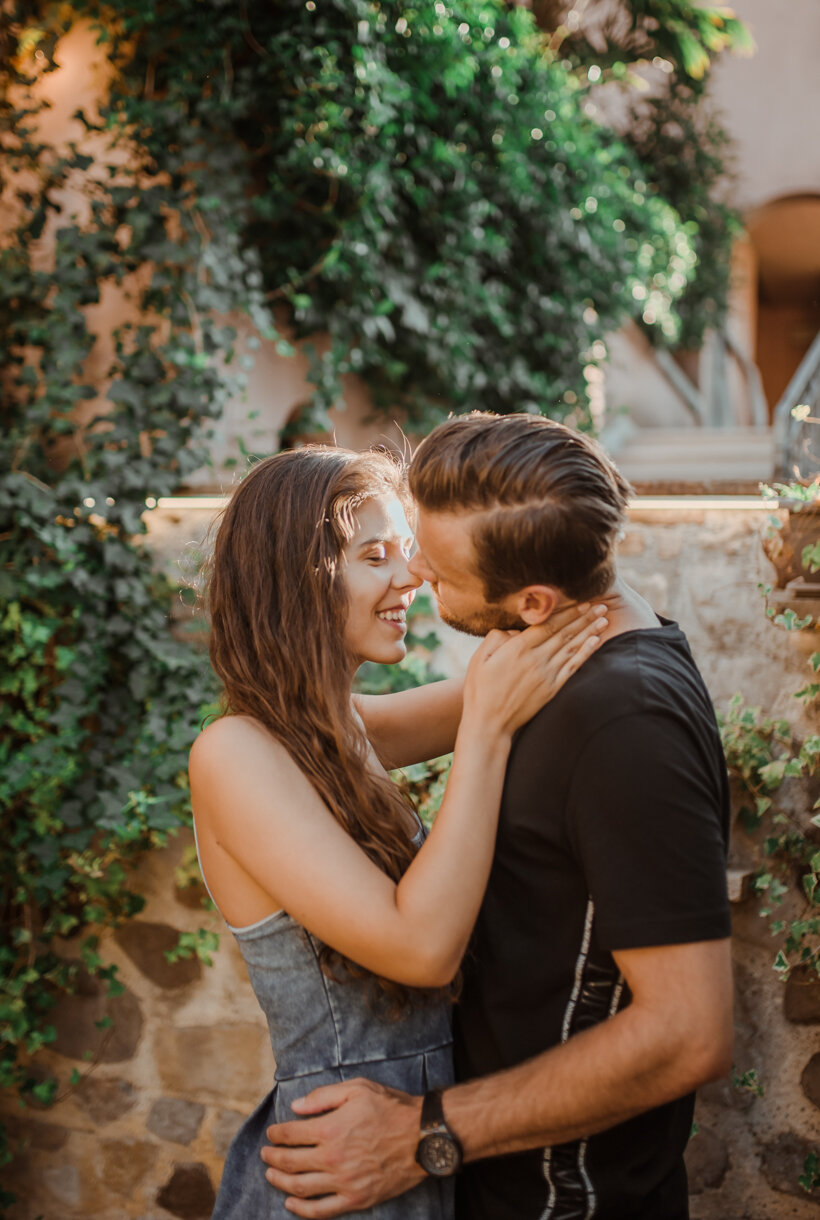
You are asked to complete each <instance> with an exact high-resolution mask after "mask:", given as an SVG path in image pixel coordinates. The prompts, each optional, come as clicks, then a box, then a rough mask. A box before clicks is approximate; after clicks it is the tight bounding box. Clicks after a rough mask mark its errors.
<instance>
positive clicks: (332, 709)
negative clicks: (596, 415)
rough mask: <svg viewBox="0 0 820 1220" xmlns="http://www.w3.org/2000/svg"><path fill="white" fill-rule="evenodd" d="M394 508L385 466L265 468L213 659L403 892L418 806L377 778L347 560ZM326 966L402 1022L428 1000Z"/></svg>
mask: <svg viewBox="0 0 820 1220" xmlns="http://www.w3.org/2000/svg"><path fill="white" fill-rule="evenodd" d="M382 494H387V495H391V496H399V497H400V498H402V499H405V501H406V491H405V483H404V472H403V470H402V468H401V467H400V466H399V464H398V463H397V462H396V461H395V460H394V459H393V458H391V457H389V456H388V455H387V454H385V453H379V452H371V453H352V452H350V451H348V450H344V449H335V448H329V447H327V448H326V447H323V446H318V445H317V446H308V447H306V448H303V449H293V450H288V451H286V452H284V453H279V454H277V455H276V456H275V457H271V458H266V459H264V460H263V461H260V462H258V463H257V464H256V465H255V466H253V467H252V469H251V471H250V473H249V474H248V475H247V476H246V477H245V479H244V480H243V481H242V483H240V485H239V486H238V488H237V490H236V491H235V492H234V493H233V496H232V497H231V500H230V502H229V504H228V506H227V508H226V509H225V512H224V516H223V518H222V521H221V523H220V525H219V529H218V532H217V536H216V541H215V545H214V551H213V557H212V559H211V561H210V565H209V573H208V575H209V589H208V602H209V609H210V618H211V636H210V651H211V662H212V664H213V667H214V669H215V671H216V673H217V675H218V677H219V678H220V679H221V681H222V683H223V684H224V698H223V712H224V713H226V714H233V715H239V714H241V715H245V716H252V717H253V718H254V720H257V721H259V722H260V723H261V724H263V725H264V726H265V728H267V729H268V730H269V731H270V733H271V734H272V735H273V736H274V737H275V738H276V739H277V741H280V742H281V743H282V745H283V746H284V747H285V749H286V750H287V751H288V753H289V755H290V756H291V758H292V759H293V761H294V762H295V763H296V765H297V767H299V769H300V771H301V772H302V773H303V774H304V775H306V776H307V778H308V779H309V780H310V782H311V783H312V785H313V787H314V788H315V789H316V791H317V792H318V794H319V796H320V797H321V798H322V800H323V801H324V803H325V804H326V805H327V807H328V809H329V810H330V812H331V813H332V814H333V816H334V817H335V818H336V820H337V822H338V823H339V824H340V825H341V826H342V827H343V828H344V829H345V830H346V831H347V832H348V834H350V835H351V836H352V837H353V838H354V839H355V840H356V842H357V843H358V844H359V846H360V847H361V848H362V850H363V851H365V852H366V853H367V855H368V856H369V857H370V859H371V860H372V861H373V862H374V863H375V864H377V865H378V866H379V868H381V869H382V870H383V871H384V872H385V873H386V874H387V875H388V876H389V877H391V878H392V879H393V880H394V881H398V880H399V879H400V877H401V876H402V874H403V873H404V871H405V870H406V868H407V866H408V865H409V864H410V862H411V860H412V858H413V856H414V855H415V852H416V848H415V846H414V845H413V843H412V841H411V839H410V838H409V836H408V833H407V831H406V829H405V827H406V825H407V822H408V818H407V807H408V806H407V799H406V797H405V796H404V795H403V794H402V792H401V791H400V789H399V788H398V787H397V786H396V785H394V784H392V783H391V782H390V781H389V780H388V779H387V778H386V777H382V776H379V775H378V774H376V773H375V772H374V771H373V770H372V769H371V767H370V766H368V763H367V755H368V743H367V739H366V737H365V734H364V732H363V730H362V727H361V725H360V723H359V722H358V721H357V719H356V718H355V716H354V714H353V711H352V708H351V704H350V677H351V658H350V655H349V654H348V652H347V650H346V648H345V643H344V627H345V622H346V618H347V595H346V591H345V583H344V579H343V576H342V563H341V560H342V551H343V548H344V546H345V545H346V543H347V542H348V541H349V540H350V538H351V537H352V536H353V533H354V530H355V514H356V510H357V509H358V508H359V507H360V506H361V505H362V504H363V503H364V502H365V501H366V500H368V499H370V498H371V497H372V496H374V495H382ZM293 815H294V817H296V816H298V810H294V811H293ZM319 957H320V962H321V965H322V968H323V970H325V972H326V973H327V974H329V975H331V976H332V977H336V978H340V979H343V978H344V977H345V976H348V977H350V976H352V977H356V978H367V979H369V980H370V981H371V983H372V984H373V986H372V987H371V994H372V995H373V998H374V999H379V998H380V999H381V1001H382V1003H381V1004H380V1005H379V1007H381V1008H385V1009H386V1010H389V1011H392V1012H393V1013H394V1014H395V1013H398V1012H399V1011H400V1010H401V1009H403V1008H404V1007H406V1005H407V1004H408V1002H409V1001H410V998H411V995H414V994H417V993H415V992H411V990H410V989H409V988H407V987H404V986H402V985H401V984H398V983H395V982H393V981H391V980H389V979H384V978H380V977H378V976H375V975H372V974H371V973H370V972H369V971H366V970H364V969H363V968H362V967H359V966H357V965H356V964H355V963H354V962H351V961H349V960H348V959H346V958H344V957H343V956H342V955H341V954H339V953H337V952H336V951H335V950H333V949H331V948H330V947H329V946H328V945H323V946H322V947H321V949H320V954H319ZM385 1002H386V1003H385Z"/></svg>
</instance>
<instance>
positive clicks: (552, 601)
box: [511, 585, 560, 627]
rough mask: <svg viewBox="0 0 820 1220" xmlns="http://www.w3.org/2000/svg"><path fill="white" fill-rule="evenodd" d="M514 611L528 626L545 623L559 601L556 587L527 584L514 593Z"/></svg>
mask: <svg viewBox="0 0 820 1220" xmlns="http://www.w3.org/2000/svg"><path fill="white" fill-rule="evenodd" d="M511 600H512V601H513V602H514V603H515V613H516V614H517V615H518V617H519V618H520V619H522V620H523V621H524V622H525V623H526V624H527V626H528V627H532V626H534V625H535V624H536V623H545V622H546V621H547V619H548V618H549V616H550V615H551V614H552V612H553V610H554V609H555V607H556V606H557V605H558V603H559V601H560V596H559V593H558V590H557V589H553V588H552V586H551V585H527V587H526V589H522V590H521V591H520V593H514V594H513V597H512V598H511Z"/></svg>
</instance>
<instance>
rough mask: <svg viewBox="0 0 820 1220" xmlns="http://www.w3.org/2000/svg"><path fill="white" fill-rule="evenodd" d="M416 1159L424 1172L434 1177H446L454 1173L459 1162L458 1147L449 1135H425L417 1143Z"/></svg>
mask: <svg viewBox="0 0 820 1220" xmlns="http://www.w3.org/2000/svg"><path fill="white" fill-rule="evenodd" d="M418 1161H419V1164H420V1165H421V1167H422V1169H423V1170H424V1171H425V1173H429V1174H431V1175H432V1176H433V1177H434V1178H446V1177H449V1175H450V1174H451V1173H455V1172H456V1171H457V1170H458V1168H459V1166H460V1163H461V1157H460V1156H459V1154H458V1148H457V1147H456V1145H455V1144H454V1143H453V1140H452V1139H451V1138H450V1136H449V1135H438V1134H433V1135H425V1136H424V1138H423V1139H422V1140H421V1142H420V1144H419V1150H418Z"/></svg>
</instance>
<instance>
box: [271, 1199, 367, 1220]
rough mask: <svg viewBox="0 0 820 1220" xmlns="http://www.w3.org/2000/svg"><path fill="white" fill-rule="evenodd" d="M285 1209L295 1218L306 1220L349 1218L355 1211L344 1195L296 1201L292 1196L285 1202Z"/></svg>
mask: <svg viewBox="0 0 820 1220" xmlns="http://www.w3.org/2000/svg"><path fill="white" fill-rule="evenodd" d="M285 1207H286V1208H287V1209H288V1211H289V1212H292V1213H293V1215H294V1216H304V1217H305V1220H329V1218H330V1217H331V1216H349V1215H350V1212H351V1211H352V1210H353V1209H352V1208H351V1206H350V1201H349V1200H348V1199H345V1198H344V1196H343V1195H325V1197H324V1198H322V1199H295V1198H293V1197H292V1196H291V1197H290V1198H287V1199H286V1200H285Z"/></svg>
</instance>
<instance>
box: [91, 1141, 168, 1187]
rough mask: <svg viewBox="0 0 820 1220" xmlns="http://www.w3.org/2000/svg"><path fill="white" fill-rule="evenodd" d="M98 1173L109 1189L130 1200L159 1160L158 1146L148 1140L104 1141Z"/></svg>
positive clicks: (101, 1147)
mask: <svg viewBox="0 0 820 1220" xmlns="http://www.w3.org/2000/svg"><path fill="white" fill-rule="evenodd" d="M100 1152H101V1158H100V1162H99V1165H98V1169H97V1173H98V1176H99V1178H100V1180H101V1181H102V1183H103V1185H104V1186H105V1188H106V1190H108V1191H110V1192H111V1193H112V1194H115V1195H118V1196H119V1197H120V1198H122V1199H130V1198H132V1196H133V1195H134V1192H135V1191H136V1189H137V1187H138V1186H139V1184H140V1182H144V1181H145V1179H146V1178H147V1177H149V1176H150V1173H151V1171H152V1169H153V1168H154V1166H155V1165H156V1160H157V1146H156V1144H152V1143H149V1142H148V1141H147V1140H135V1139H122V1140H104V1141H103V1142H102V1144H101V1146H100Z"/></svg>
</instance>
